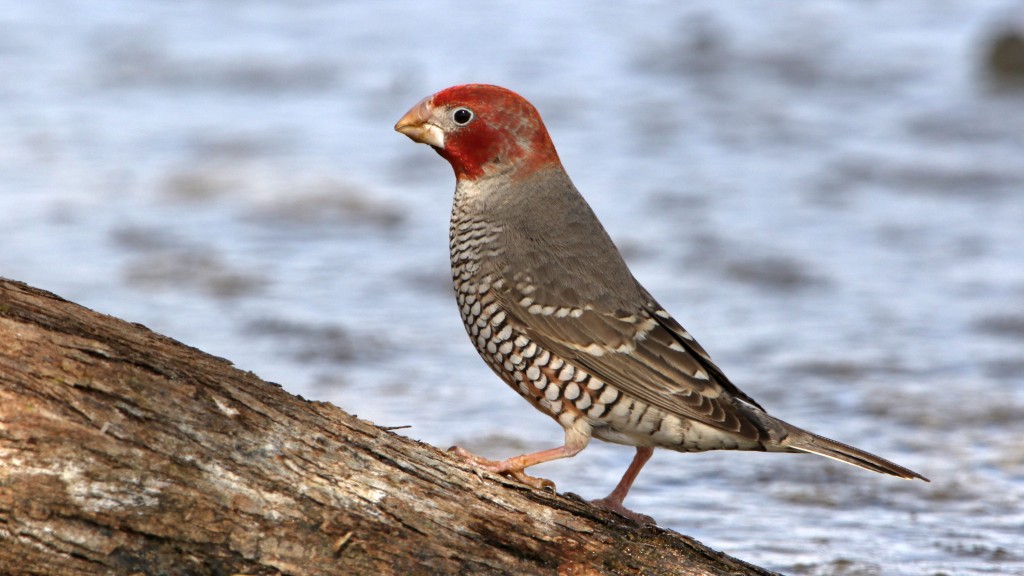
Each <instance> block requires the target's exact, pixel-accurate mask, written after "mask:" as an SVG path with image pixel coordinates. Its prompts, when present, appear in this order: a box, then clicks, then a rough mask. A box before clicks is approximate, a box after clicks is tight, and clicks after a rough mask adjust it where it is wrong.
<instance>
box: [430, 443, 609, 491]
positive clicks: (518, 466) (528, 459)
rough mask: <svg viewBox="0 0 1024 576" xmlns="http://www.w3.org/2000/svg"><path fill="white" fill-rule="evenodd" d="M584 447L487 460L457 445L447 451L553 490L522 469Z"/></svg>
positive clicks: (569, 447) (512, 476)
mask: <svg viewBox="0 0 1024 576" xmlns="http://www.w3.org/2000/svg"><path fill="white" fill-rule="evenodd" d="M584 447H586V444H585V443H584V444H583V445H582V446H569V445H565V446H559V447H558V448H550V449H548V450H541V451H540V452H533V453H530V454H523V455H521V456H513V457H512V458H508V459H506V460H488V459H487V458H481V457H480V456H477V455H476V454H473V453H472V452H470V451H468V450H466V449H465V448H460V447H459V446H452V447H451V448H449V449H448V451H449V452H451V453H452V454H455V455H456V456H458V457H459V458H462V459H463V460H465V461H466V462H468V463H470V464H472V465H473V466H476V467H477V468H481V469H483V470H487V471H488V472H494V473H497V474H501V475H503V476H509V477H511V478H514V479H516V480H518V481H519V482H522V483H523V484H526V485H527V486H532V487H534V488H550V489H551V490H554V489H555V483H554V482H552V481H551V480H546V479H544V478H535V477H533V476H528V475H527V474H526V473H525V472H524V470H526V469H527V468H529V467H530V466H533V465H535V464H541V463H544V462H549V461H551V460H557V459H559V458H569V457H570V456H575V455H576V454H579V452H580V450H583V448H584ZM626 489H627V490H629V487H628V486H627V487H626Z"/></svg>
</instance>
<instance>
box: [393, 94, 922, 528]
mask: <svg viewBox="0 0 1024 576" xmlns="http://www.w3.org/2000/svg"><path fill="white" fill-rule="evenodd" d="M395 130H396V131H398V132H400V133H401V134H404V135H405V136H408V137H409V138H410V139H412V140H413V141H414V142H417V143H422V144H427V145H429V146H430V147H432V148H433V149H434V150H435V151H436V152H437V153H438V154H440V155H441V157H442V158H444V159H445V160H447V161H448V163H449V164H450V165H451V167H452V168H453V169H454V172H455V179H456V185H455V195H454V200H453V202H452V212H451V222H450V228H449V249H450V256H451V273H452V280H453V284H454V288H455V296H456V301H457V304H458V309H459V312H460V315H461V317H462V321H463V324H464V325H465V328H466V332H467V333H468V335H469V337H470V340H471V341H472V343H473V345H474V346H475V348H476V350H477V352H478V353H479V354H480V356H481V357H482V358H483V360H484V362H485V363H486V364H487V365H488V366H490V368H491V369H492V370H493V371H494V372H495V373H496V374H497V375H498V377H500V378H501V379H502V380H503V381H504V382H505V383H506V384H508V385H509V386H510V387H512V389H513V390H515V391H516V392H518V393H519V394H520V395H521V396H522V397H523V398H525V399H526V400H527V401H528V402H529V403H530V404H532V405H533V406H534V407H535V408H537V409H538V410H540V411H541V412H543V413H544V414H547V415H548V416H550V417H551V418H554V419H555V420H556V421H557V422H558V423H559V424H560V425H561V426H562V428H563V429H564V431H565V441H564V443H563V445H561V446H558V447H555V448H551V449H547V450H542V451H538V452H533V453H528V454H522V455H519V456H513V457H510V458H507V459H504V460H490V459H487V458H484V457H481V456H478V455H475V454H473V453H471V452H469V451H467V450H465V449H464V448H461V447H458V446H453V447H452V448H451V449H450V450H451V452H452V453H453V454H454V455H455V456H457V457H459V458H461V459H463V460H464V461H465V462H467V463H468V464H470V465H472V466H474V467H475V468H477V469H482V470H487V471H490V472H493V473H497V474H501V475H504V476H507V477H510V478H513V479H515V480H517V481H519V482H521V483H523V484H526V485H529V486H532V487H534V488H538V489H540V488H548V489H554V484H553V483H552V482H551V481H549V480H546V479H542V478H537V477H533V476H530V475H527V474H526V472H525V470H526V469H527V468H529V467H531V466H535V465H537V464H541V463H543V462H548V461H551V460H555V459H559V458H568V457H571V456H575V455H576V454H578V453H579V452H580V451H581V450H583V449H584V448H586V446H587V445H588V443H589V441H590V439H591V438H597V439H599V440H603V441H606V442H611V443H616V444H622V445H627V446H632V447H635V448H636V453H635V455H634V457H633V460H632V462H631V463H630V464H629V467H628V468H627V469H626V471H625V473H624V474H623V476H622V479H621V480H620V481H619V483H618V484H617V485H616V487H615V488H614V489H613V490H612V492H611V493H610V494H609V495H608V496H606V497H605V498H601V499H598V500H594V501H592V503H594V504H595V505H597V506H600V507H603V508H606V509H608V510H611V511H613V512H616V513H618V514H620V515H622V516H625V517H626V518H629V519H632V520H635V521H637V522H641V523H654V520H653V519H652V518H651V517H649V516H646V515H643V514H640V513H636V512H633V511H631V510H629V509H628V508H626V507H625V505H624V503H623V502H624V500H625V498H626V496H627V494H628V493H629V490H630V488H631V487H632V485H633V482H634V480H635V479H636V477H637V475H638V474H639V473H640V470H641V468H643V466H644V464H646V463H647V461H648V460H649V459H650V458H651V456H652V454H653V452H654V449H655V448H663V449H668V450H674V451H678V452H702V451H708V450H754V451H765V452H797V453H800V452H802V453H811V454H818V455H821V456H825V457H828V458H832V459H835V460H838V461H841V462H845V463H848V464H852V465H854V466H857V467H860V468H863V469H866V470H871V471H873V472H879V473H883V474H890V475H893V476H896V477H899V478H905V479H915V478H916V479H921V480H924V481H926V482H927V481H928V479H927V478H925V477H924V476H922V475H920V474H918V473H917V472H914V471H912V470H910V469H908V468H904V467H903V466H900V465H898V464H895V463H893V462H890V461H889V460H886V459H884V458H881V457H879V456H875V455H874V454H870V453H868V452H865V451H863V450H860V449H858V448H854V447H853V446H849V445H847V444H843V443H841V442H837V441H835V440H830V439H828V438H825V437H823V436H819V435H817V434H814V433H811V432H808V431H806V430H803V429H801V428H798V427H796V426H794V425H792V424H789V423H787V422H784V421H782V420H780V419H778V418H776V417H774V416H771V415H769V414H768V413H767V411H766V410H765V409H764V408H763V407H762V406H761V405H760V404H758V403H757V402H756V401H755V400H754V399H753V398H751V397H750V396H748V395H747V394H745V393H744V392H743V391H741V390H740V389H739V388H738V387H736V385H735V384H733V383H732V381H730V380H729V378H728V377H726V375H725V374H724V373H723V371H722V370H721V369H720V368H719V367H718V365H717V364H715V362H714V361H712V359H711V357H710V356H709V355H708V353H707V352H706V351H705V350H704V348H703V347H701V345H700V344H699V343H697V341H696V340H695V339H694V337H693V336H692V335H691V334H690V333H689V332H688V331H686V330H685V329H684V328H683V327H682V325H680V323H679V322H677V321H676V320H675V318H674V317H673V316H672V315H671V314H669V313H668V312H667V311H666V310H665V309H664V308H663V307H662V306H661V305H660V304H659V303H658V302H657V301H656V300H655V299H654V297H653V296H652V295H651V294H650V293H649V292H648V291H647V289H645V288H644V287H643V286H642V285H641V284H640V282H639V281H637V279H636V278H634V276H633V274H632V272H630V269H629V267H628V266H627V264H626V262H625V260H624V259H623V257H622V255H621V253H620V252H619V250H618V248H616V246H615V244H614V243H613V241H612V239H611V237H610V236H609V235H608V232H607V231H606V230H605V228H604V226H603V225H602V224H601V222H600V221H599V220H598V218H597V216H596V215H595V213H594V211H593V210H592V209H591V207H590V205H589V204H588V203H587V201H586V200H585V199H584V198H583V196H582V195H581V194H580V192H579V191H578V190H577V189H576V187H575V185H574V184H573V183H572V181H571V180H570V178H569V176H568V174H567V173H566V171H565V169H564V167H563V166H562V163H561V160H560V159H559V156H558V153H557V152H556V150H555V146H554V144H553V142H552V139H551V137H550V135H549V133H548V131H547V128H546V127H545V125H544V122H543V120H542V119H541V116H540V113H539V112H538V111H537V109H536V108H535V107H534V106H533V105H532V104H530V103H529V102H528V101H527V100H526V99H525V98H523V97H522V96H520V95H519V94H517V93H515V92H513V91H511V90H509V89H506V88H502V87H500V86H494V85H488V84H465V85H459V86H453V87H450V88H446V89H444V90H441V91H439V92H437V93H435V94H433V95H431V96H428V97H426V98H424V99H423V100H421V101H420V102H419V103H417V104H416V105H415V106H413V107H412V108H411V109H410V110H409V111H408V112H407V113H406V114H405V115H404V116H402V117H401V119H400V120H399V121H398V123H397V124H396V125H395Z"/></svg>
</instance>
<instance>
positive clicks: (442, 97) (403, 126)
mask: <svg viewBox="0 0 1024 576" xmlns="http://www.w3.org/2000/svg"><path fill="white" fill-rule="evenodd" d="M395 130H397V131H399V132H401V133H402V134H405V135H406V136H408V137H409V138H412V139H413V140H414V141H416V142H421V143H423V144H429V145H430V146H432V147H433V148H434V149H435V150H437V152H438V153H439V154H440V155H441V156H443V157H444V158H445V160H448V162H449V163H450V164H451V165H452V168H454V169H455V177H456V178H458V179H459V180H463V179H468V180H475V179H477V178H480V177H481V176H490V175H494V174H500V173H508V174H509V175H510V176H515V175H516V174H517V173H523V174H525V173H530V172H533V171H536V170H537V169H538V168H540V167H542V166H545V165H547V164H551V163H554V164H558V163H559V160H558V153H557V152H555V146H554V144H552V143H551V137H550V136H548V131H547V129H546V128H544V122H543V121H542V120H541V118H540V114H539V113H538V112H537V109H536V108H534V107H533V105H532V104H530V103H529V102H527V101H526V99H525V98H523V97H522V96H520V95H518V94H516V93H515V92H512V91H511V90H506V89H505V88H501V87H499V86H490V85H487V84H466V85H463V86H453V87H451V88H446V89H444V90H442V91H440V92H438V93H437V94H434V95H433V96H429V97H427V98H425V99H423V100H422V101H421V102H420V103H419V104H417V105H416V106H413V108H412V109H411V110H409V112H407V113H406V114H405V116H403V117H402V119H401V120H399V121H398V124H395ZM523 170H525V171H526V172H521V171H523Z"/></svg>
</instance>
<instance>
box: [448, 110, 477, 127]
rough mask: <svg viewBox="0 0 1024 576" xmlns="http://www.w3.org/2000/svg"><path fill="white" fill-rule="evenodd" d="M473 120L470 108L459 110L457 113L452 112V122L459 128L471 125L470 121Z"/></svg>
mask: <svg viewBox="0 0 1024 576" xmlns="http://www.w3.org/2000/svg"><path fill="white" fill-rule="evenodd" d="M472 119H473V111H472V110H470V109H469V108H457V109H456V110H455V112H452V120H455V123H456V124H458V125H459V126H465V125H466V124H469V121H470V120H472Z"/></svg>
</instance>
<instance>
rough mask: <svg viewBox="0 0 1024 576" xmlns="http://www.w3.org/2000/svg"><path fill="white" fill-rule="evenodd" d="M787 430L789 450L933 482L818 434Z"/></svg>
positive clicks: (793, 428) (882, 472)
mask: <svg viewBox="0 0 1024 576" xmlns="http://www.w3.org/2000/svg"><path fill="white" fill-rule="evenodd" d="M787 428H788V432H789V438H787V439H786V441H784V442H783V444H786V445H788V446H787V448H790V449H793V450H797V451H800V452H809V453H811V454H817V455H819V456H824V457H826V458H832V459H833V460H839V461H840V462H846V463H847V464H852V465H854V466H857V467H858V468H863V469H865V470H871V471H872V472H879V473H881V474H891V475H893V476H897V477H899V478H906V479H908V480H913V479H915V478H919V479H921V480H924V481H925V482H931V480H928V479H927V478H925V477H924V476H922V475H920V474H918V473H917V472H914V471H913V470H911V469H909V468H904V467H903V466H900V465H899V464H896V463H895V462H890V461H888V460H886V459H885V458H882V457H880V456H875V455H874V454H871V453H869V452H865V451H863V450H861V449H859V448H854V447H853V446H850V445H848V444H843V443H842V442H836V441H835V440H830V439H828V438H825V437H824V436H818V435H817V434H813V433H811V432H808V431H806V430H801V429H799V428H797V427H795V426H792V425H787Z"/></svg>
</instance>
